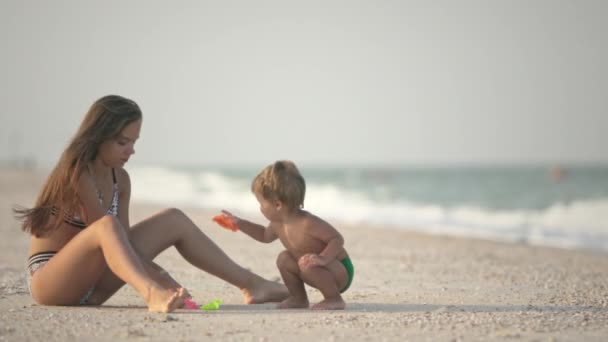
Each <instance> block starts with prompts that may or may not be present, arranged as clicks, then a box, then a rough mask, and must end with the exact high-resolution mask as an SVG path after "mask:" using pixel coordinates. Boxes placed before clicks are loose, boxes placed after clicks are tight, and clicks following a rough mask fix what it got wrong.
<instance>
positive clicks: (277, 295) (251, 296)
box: [242, 279, 289, 304]
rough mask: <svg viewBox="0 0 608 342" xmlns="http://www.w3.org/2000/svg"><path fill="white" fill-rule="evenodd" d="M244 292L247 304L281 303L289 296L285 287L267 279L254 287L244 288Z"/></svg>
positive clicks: (257, 282)
mask: <svg viewBox="0 0 608 342" xmlns="http://www.w3.org/2000/svg"><path fill="white" fill-rule="evenodd" d="M242 291H243V297H245V303H246V304H260V303H267V302H280V301H282V300H283V299H285V298H287V297H288V296H289V291H287V287H285V285H283V284H280V283H276V282H273V281H268V280H266V279H260V280H259V281H256V282H255V284H254V285H253V286H251V287H250V288H244V289H242Z"/></svg>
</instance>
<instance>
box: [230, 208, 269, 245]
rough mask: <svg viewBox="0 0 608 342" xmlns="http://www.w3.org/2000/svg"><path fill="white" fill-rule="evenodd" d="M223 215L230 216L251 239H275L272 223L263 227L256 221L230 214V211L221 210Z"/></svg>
mask: <svg viewBox="0 0 608 342" xmlns="http://www.w3.org/2000/svg"><path fill="white" fill-rule="evenodd" d="M222 213H224V215H226V216H228V217H230V218H232V219H233V220H234V223H235V224H236V225H237V226H238V227H239V230H240V231H242V232H243V233H245V234H247V235H249V236H251V237H252V238H253V239H255V240H257V241H260V242H263V243H270V242H272V241H274V240H276V239H277V235H276V234H275V233H274V231H273V228H272V225H273V224H272V223H271V224H270V225H269V226H268V227H264V226H262V225H259V224H257V223H253V222H250V221H247V220H243V219H242V218H240V217H238V216H235V215H232V214H231V213H230V212H228V211H225V210H222Z"/></svg>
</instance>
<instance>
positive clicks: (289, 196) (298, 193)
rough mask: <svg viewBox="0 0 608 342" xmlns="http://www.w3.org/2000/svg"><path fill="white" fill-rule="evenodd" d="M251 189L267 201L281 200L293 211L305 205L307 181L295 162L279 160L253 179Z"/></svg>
mask: <svg viewBox="0 0 608 342" xmlns="http://www.w3.org/2000/svg"><path fill="white" fill-rule="evenodd" d="M251 191H252V192H253V193H255V194H259V195H261V196H262V197H263V198H264V199H265V200H267V201H277V200H278V201H281V202H282V203H283V204H284V205H285V206H286V207H287V208H288V210H290V211H291V210H294V209H297V208H301V207H303V206H304V195H305V194H306V182H305V181H304V177H302V175H301V174H300V171H299V170H298V168H297V167H296V165H295V164H294V163H293V162H291V161H289V160H279V161H276V162H275V163H274V164H271V165H268V166H266V167H265V168H264V169H263V170H262V171H261V172H260V173H259V174H258V175H257V176H256V177H255V178H254V179H253V182H251Z"/></svg>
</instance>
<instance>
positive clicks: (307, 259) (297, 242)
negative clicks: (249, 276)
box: [223, 161, 354, 310]
mask: <svg viewBox="0 0 608 342" xmlns="http://www.w3.org/2000/svg"><path fill="white" fill-rule="evenodd" d="M251 190H252V192H253V193H254V195H255V197H256V198H257V200H258V202H259V204H260V211H261V212H262V214H263V215H264V216H265V217H266V218H267V219H268V220H269V221H270V224H269V225H268V227H263V226H261V225H259V224H256V223H252V222H249V221H247V220H243V219H241V218H239V217H237V216H235V215H232V214H231V213H230V212H228V211H223V214H224V215H226V216H228V218H230V219H231V221H232V222H233V223H234V224H235V225H236V226H237V227H238V229H239V230H241V231H243V232H244V233H245V234H247V235H249V236H250V237H252V238H253V239H255V240H258V241H260V242H265V243H269V242H272V241H274V240H276V239H277V238H278V239H280V240H281V242H282V243H283V246H285V248H286V250H285V251H283V252H281V253H280V254H279V256H278V258H277V266H278V268H279V271H280V272H281V276H282V277H283V281H284V282H285V285H287V288H288V289H289V293H290V296H289V297H288V298H287V299H285V300H284V301H283V302H281V303H280V304H279V305H278V307H279V308H281V309H287V308H308V306H309V302H308V296H307V294H306V290H305V288H304V283H306V284H308V285H310V286H312V287H314V288H317V289H319V290H320V291H321V293H322V294H323V297H324V300H323V301H321V302H319V303H317V304H314V305H313V306H312V309H321V310H323V309H325V310H338V309H344V307H345V303H344V300H343V299H342V296H341V293H343V292H344V291H346V290H347V289H348V287H349V286H350V284H351V282H352V279H353V275H354V267H353V264H352V263H351V260H350V258H349V256H348V254H347V253H346V250H345V249H344V239H343V238H342V235H340V233H339V232H338V231H337V230H336V229H335V228H334V227H332V226H331V225H330V224H329V223H327V222H326V221H324V220H323V219H321V218H319V217H317V216H315V215H313V214H311V213H309V212H307V211H305V210H303V209H302V207H303V204H304V194H305V191H306V184H305V181H304V178H303V177H302V175H301V174H300V172H299V171H298V169H297V167H296V166H295V164H294V163H292V162H290V161H277V162H275V163H274V164H272V165H269V166H267V167H266V168H264V169H263V170H262V171H261V172H260V173H259V174H258V175H257V176H256V177H255V179H254V180H253V182H252V185H251Z"/></svg>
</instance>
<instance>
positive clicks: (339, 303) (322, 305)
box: [311, 296, 346, 310]
mask: <svg viewBox="0 0 608 342" xmlns="http://www.w3.org/2000/svg"><path fill="white" fill-rule="evenodd" d="M345 307H346V303H344V300H342V297H340V296H338V297H336V298H325V299H324V300H322V301H320V302H318V303H317V304H314V305H313V306H312V307H311V309H313V310H344V308H345Z"/></svg>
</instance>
